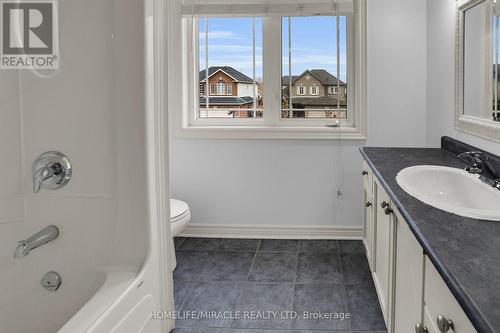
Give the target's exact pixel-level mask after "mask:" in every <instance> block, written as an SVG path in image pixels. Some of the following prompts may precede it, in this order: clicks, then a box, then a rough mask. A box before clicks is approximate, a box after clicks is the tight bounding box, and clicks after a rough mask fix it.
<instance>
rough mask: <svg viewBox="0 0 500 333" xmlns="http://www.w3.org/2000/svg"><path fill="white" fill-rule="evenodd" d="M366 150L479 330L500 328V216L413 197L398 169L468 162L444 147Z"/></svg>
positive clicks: (486, 332)
mask: <svg viewBox="0 0 500 333" xmlns="http://www.w3.org/2000/svg"><path fill="white" fill-rule="evenodd" d="M360 151H361V154H362V155H363V157H364V159H365V160H366V161H367V163H368V164H369V165H370V167H371V168H372V169H373V171H374V174H375V176H376V177H377V179H378V180H379V182H380V183H381V184H382V186H383V187H384V189H385V190H386V191H387V194H388V195H389V196H390V197H391V199H392V200H393V202H394V204H395V205H396V206H397V208H398V209H399V211H400V212H401V214H402V216H403V217H404V218H405V220H406V222H407V223H408V225H409V227H410V229H411V230H412V232H413V234H414V235H415V236H416V238H417V240H418V241H419V243H420V244H421V245H422V247H423V248H424V251H425V253H426V255H427V256H428V257H429V259H430V260H431V261H432V263H433V264H434V266H435V267H436V269H437V270H438V272H439V273H440V274H441V277H442V278H443V280H444V281H445V283H446V284H447V285H448V288H449V289H450V290H451V292H452V293H453V295H454V296H455V298H456V299H457V301H458V303H459V304H460V305H461V306H462V308H463V310H464V312H465V313H466V315H467V316H468V318H469V320H470V321H471V322H472V324H473V325H474V327H475V328H476V329H477V331H478V332H480V333H483V332H484V333H493V332H495V333H497V332H500V222H494V221H486V220H477V219H471V218H466V217H461V216H458V215H455V214H451V213H447V212H445V211H442V210H440V209H437V208H434V207H432V206H429V205H427V204H425V203H423V202H421V201H419V200H417V199H415V198H413V197H412V196H410V195H409V194H407V193H406V192H405V191H403V189H401V188H400V187H399V185H398V184H397V182H396V175H397V173H398V172H399V171H400V170H402V169H404V168H406V167H409V166H413V165H423V164H431V165H442V166H450V167H457V168H464V166H465V162H464V161H463V160H461V159H459V158H458V157H457V156H455V155H454V154H452V153H450V152H449V151H447V150H444V149H440V148H435V149H434V148H375V147H373V148H372V147H365V148H361V149H360ZM499 204H500V203H499Z"/></svg>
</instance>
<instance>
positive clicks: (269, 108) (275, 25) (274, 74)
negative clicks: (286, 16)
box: [262, 16, 281, 125]
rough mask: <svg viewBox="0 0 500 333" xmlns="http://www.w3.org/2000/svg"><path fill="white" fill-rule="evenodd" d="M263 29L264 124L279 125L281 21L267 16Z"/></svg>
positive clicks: (276, 17)
mask: <svg viewBox="0 0 500 333" xmlns="http://www.w3.org/2000/svg"><path fill="white" fill-rule="evenodd" d="M262 29H263V34H262V35H263V36H262V38H263V40H262V46H263V52H262V57H263V59H262V63H263V82H265V83H264V117H263V118H264V122H265V123H266V125H277V124H278V121H279V117H280V112H281V47H276V45H281V19H280V17H279V16H266V17H264V18H263V19H262Z"/></svg>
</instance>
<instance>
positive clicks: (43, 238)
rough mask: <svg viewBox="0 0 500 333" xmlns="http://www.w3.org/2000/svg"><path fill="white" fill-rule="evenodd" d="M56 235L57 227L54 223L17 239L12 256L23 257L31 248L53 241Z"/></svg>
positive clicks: (57, 232) (57, 233)
mask: <svg viewBox="0 0 500 333" xmlns="http://www.w3.org/2000/svg"><path fill="white" fill-rule="evenodd" d="M58 236H59V229H57V227H56V226H54V225H49V226H48V227H46V228H45V229H43V230H41V231H39V232H37V233H36V234H34V235H33V236H31V237H30V238H28V239H26V240H21V241H19V242H18V244H17V247H16V249H15V250H14V258H24V257H26V256H27V255H29V254H30V253H31V250H34V249H36V248H37V247H40V246H42V245H45V244H47V243H49V242H51V241H53V240H54V239H56V238H57V237H58Z"/></svg>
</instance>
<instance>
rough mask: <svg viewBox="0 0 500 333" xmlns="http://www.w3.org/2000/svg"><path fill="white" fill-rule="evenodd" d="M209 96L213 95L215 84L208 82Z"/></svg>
mask: <svg viewBox="0 0 500 333" xmlns="http://www.w3.org/2000/svg"><path fill="white" fill-rule="evenodd" d="M209 95H210V96H214V95H215V84H214V83H210V94H209Z"/></svg>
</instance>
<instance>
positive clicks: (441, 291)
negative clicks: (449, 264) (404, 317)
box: [424, 258, 476, 333]
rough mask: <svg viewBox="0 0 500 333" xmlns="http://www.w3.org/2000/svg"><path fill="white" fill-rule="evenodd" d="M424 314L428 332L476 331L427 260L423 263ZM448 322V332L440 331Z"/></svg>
mask: <svg viewBox="0 0 500 333" xmlns="http://www.w3.org/2000/svg"><path fill="white" fill-rule="evenodd" d="M424 281H425V293H424V312H425V315H426V317H428V319H427V322H430V323H428V324H426V327H427V329H428V330H429V332H430V333H431V332H436V333H439V332H448V331H449V332H454V333H475V332H476V330H475V329H474V326H472V323H471V322H470V321H469V319H468V318H467V316H466V315H465V313H464V312H463V310H462V308H461V307H460V305H459V304H458V303H457V300H456V299H455V297H454V296H453V294H452V293H451V292H450V290H449V289H448V287H447V286H446V284H445V283H444V281H443V279H442V278H441V276H440V275H439V273H438V271H437V270H436V268H435V267H434V265H433V264H432V263H431V261H430V260H429V258H426V261H425V278H424ZM445 322H449V325H448V326H453V328H452V327H450V328H449V330H448V331H446V330H445V329H440V327H439V326H440V325H439V324H441V327H443V326H446V324H444V323H445Z"/></svg>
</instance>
